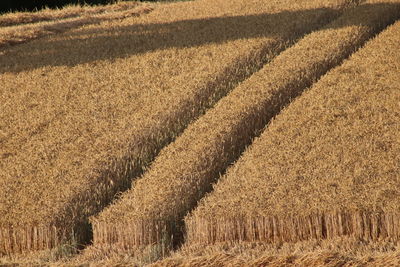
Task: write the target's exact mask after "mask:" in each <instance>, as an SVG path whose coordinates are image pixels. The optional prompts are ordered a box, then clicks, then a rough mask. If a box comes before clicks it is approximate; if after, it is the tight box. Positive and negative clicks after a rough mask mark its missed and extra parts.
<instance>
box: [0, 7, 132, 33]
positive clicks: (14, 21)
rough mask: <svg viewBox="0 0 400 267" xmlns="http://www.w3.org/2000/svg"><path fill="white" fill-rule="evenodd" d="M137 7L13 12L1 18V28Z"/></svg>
mask: <svg viewBox="0 0 400 267" xmlns="http://www.w3.org/2000/svg"><path fill="white" fill-rule="evenodd" d="M137 5H138V3H137V2H119V3H116V4H112V5H105V6H80V5H70V6H66V7H63V8H61V9H49V8H46V9H43V10H40V11H37V12H12V13H6V14H3V15H1V16H0V27H4V26H13V25H18V24H28V23H35V22H43V21H51V20H59V19H66V18H73V17H80V16H83V15H95V14H100V13H106V12H115V11H123V10H126V9H130V8H132V7H136V6H137Z"/></svg>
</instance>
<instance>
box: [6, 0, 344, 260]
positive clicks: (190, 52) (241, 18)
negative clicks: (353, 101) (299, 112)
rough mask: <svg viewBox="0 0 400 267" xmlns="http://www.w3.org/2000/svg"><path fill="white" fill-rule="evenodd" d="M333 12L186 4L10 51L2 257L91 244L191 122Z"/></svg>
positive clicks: (304, 5) (258, 4)
mask: <svg viewBox="0 0 400 267" xmlns="http://www.w3.org/2000/svg"><path fill="white" fill-rule="evenodd" d="M333 2H335V3H337V1H336V0H335V1H333ZM331 4H332V3H329V2H327V1H323V2H321V1H319V0H318V1H317V0H316V1H305V0H304V1H296V2H295V3H294V2H293V1H289V0H286V1H285V2H279V3H271V4H268V5H266V4H265V3H264V2H263V1H261V0H257V1H253V2H251V4H250V3H248V2H246V3H243V1H241V0H240V1H239V0H237V1H229V2H227V1H225V0H219V1H211V0H207V1H195V2H185V3H184V2H182V3H175V4H168V5H163V6H162V7H161V6H160V8H157V9H155V10H154V11H153V12H151V13H150V14H148V15H147V16H141V17H139V18H135V19H133V18H130V19H129V18H128V19H126V20H124V21H122V22H118V23H116V22H104V23H102V24H100V25H99V26H94V25H92V26H86V27H85V28H82V29H76V30H73V31H71V32H69V33H65V34H60V35H57V36H51V37H49V38H46V39H41V40H36V41H33V42H30V43H29V44H22V45H20V46H15V47H13V48H11V49H10V50H9V51H7V53H5V54H4V55H3V56H1V60H0V71H1V72H2V73H3V74H1V75H0V80H1V81H0V85H1V86H3V88H6V89H7V90H0V94H1V95H0V96H1V99H2V100H1V101H2V102H1V104H2V108H3V107H4V109H3V110H4V112H2V113H1V114H0V116H2V117H1V120H0V123H1V124H0V128H1V130H2V135H3V136H2V142H3V144H4V145H2V147H1V149H3V151H2V160H1V162H0V169H1V172H0V175H1V176H0V187H1V188H4V191H3V192H4V194H2V195H0V214H1V215H2V216H1V217H0V233H1V235H2V238H0V242H1V243H0V250H1V251H3V252H5V253H12V252H18V251H26V250H35V249H43V248H48V247H53V246H56V245H57V244H59V243H60V242H63V239H64V238H69V237H70V235H71V234H72V232H73V233H75V235H77V237H76V238H78V241H79V240H80V239H82V238H83V237H84V235H85V234H86V233H87V231H86V230H85V229H84V230H82V229H83V227H80V226H82V225H87V223H88V216H90V215H93V214H95V213H97V212H98V211H99V210H101V209H102V208H103V207H104V206H105V205H107V204H108V203H109V202H110V201H111V200H112V199H113V197H114V195H115V193H117V192H118V191H120V190H123V189H124V188H128V187H129V185H130V180H131V179H132V178H134V177H135V176H136V175H138V174H139V173H141V172H142V169H143V168H144V167H145V166H146V165H147V164H148V163H149V162H150V161H151V160H152V159H153V158H154V156H155V155H156V153H157V152H158V151H159V150H160V149H161V148H162V147H163V146H164V145H165V144H166V143H168V142H170V141H171V140H172V139H173V138H174V137H175V136H176V135H177V134H179V133H180V132H181V131H182V130H183V129H184V128H185V127H186V126H187V124H188V123H189V122H190V121H191V120H193V119H194V118H196V117H198V116H199V115H200V114H202V113H203V111H204V110H205V109H206V108H208V107H210V106H212V105H213V104H214V103H215V102H216V101H217V100H219V98H220V97H222V96H223V95H225V94H226V93H227V92H228V91H229V90H231V89H232V88H233V87H234V86H235V84H236V83H237V82H238V81H240V80H243V79H245V78H246V77H248V76H249V75H250V74H251V73H252V71H254V70H256V69H259V68H260V67H261V66H262V65H263V64H264V63H265V62H266V61H268V59H269V58H270V57H272V56H274V55H275V54H276V53H278V52H279V51H281V49H283V48H284V46H285V43H286V42H287V41H292V40H293V39H295V38H298V37H299V36H301V35H302V34H303V33H304V32H308V31H310V30H312V29H313V28H316V27H318V25H320V24H321V23H323V22H325V21H327V20H329V19H332V18H334V17H336V16H337V15H338V14H339V11H338V10H337V9H336V8H330V5H331ZM257 12H258V13H257ZM224 14H230V15H229V16H227V17H221V16H222V15H224ZM249 14H251V15H249ZM210 16H211V17H210ZM212 16H214V17H212ZM288 18H291V20H289V19H288ZM43 51H45V52H46V53H45V55H43ZM64 65H65V66H64ZM26 68H29V69H26ZM30 69H31V70H30ZM193 70H196V71H193ZM32 88H34V89H35V90H32ZM35 114H37V116H35ZM43 117H44V118H45V119H44V120H43ZM35 118H36V119H35ZM32 124H34V125H35V127H31V125H32ZM42 125H43V126H42ZM36 126H38V127H36ZM27 128H30V129H32V128H33V129H35V128H36V129H38V130H34V131H33V132H31V131H30V130H29V131H25V129H27ZM20 133H22V134H20ZM54 229H55V231H54ZM73 230H75V231H73ZM77 230H81V231H82V232H76V231H77Z"/></svg>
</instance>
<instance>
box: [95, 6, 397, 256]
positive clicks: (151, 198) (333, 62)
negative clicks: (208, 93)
mask: <svg viewBox="0 0 400 267" xmlns="http://www.w3.org/2000/svg"><path fill="white" fill-rule="evenodd" d="M379 3H381V4H379ZM399 10H400V5H399V4H391V5H386V4H382V2H377V1H367V3H365V4H363V5H360V6H357V7H355V8H354V9H348V10H345V11H344V13H343V14H342V16H340V17H339V18H337V19H336V20H333V21H332V22H331V23H330V24H327V25H325V26H324V27H322V28H320V29H319V30H316V31H315V32H313V33H310V34H308V35H306V36H305V37H304V38H302V39H300V40H299V41H298V42H297V43H296V44H294V45H293V46H292V47H290V48H288V49H287V50H285V51H283V52H282V53H281V54H280V55H278V56H277V57H276V58H274V59H273V60H272V61H271V62H270V63H269V64H267V65H265V66H264V68H263V69H261V70H260V71H258V72H257V73H255V74H253V76H251V77H250V78H249V79H247V80H246V81H244V82H243V83H241V84H240V85H239V86H238V87H236V88H235V89H234V90H233V91H232V92H230V93H229V94H228V95H227V96H226V97H224V98H222V99H221V100H220V101H219V102H218V103H217V104H216V106H215V107H214V108H212V109H210V110H208V111H207V112H206V114H205V115H203V116H202V117H200V118H199V119H198V120H197V121H195V122H193V123H192V124H191V125H189V127H188V128H187V129H186V130H185V131H184V132H183V134H182V135H180V136H179V137H178V138H177V139H176V140H175V141H174V142H173V143H171V144H170V145H169V146H166V147H165V148H164V149H163V150H162V151H161V152H160V154H159V155H158V157H157V158H156V159H155V161H154V162H153V164H152V165H151V167H150V168H149V170H148V171H147V172H146V173H145V174H144V175H143V176H142V177H141V178H140V179H138V180H136V181H135V183H134V184H133V186H132V188H131V190H129V191H127V192H126V193H124V194H123V195H122V197H121V199H120V200H118V201H117V202H116V203H115V204H113V205H111V206H109V207H107V208H106V209H105V210H104V211H103V212H102V213H100V215H98V216H96V217H94V218H93V219H92V222H93V226H94V244H95V246H98V247H104V248H106V249H107V248H111V247H117V249H116V250H118V249H120V250H124V249H126V250H128V251H129V250H130V249H133V250H134V249H136V248H140V247H141V246H146V245H153V244H157V245H159V246H161V247H163V246H168V242H171V243H172V246H174V245H176V242H177V241H176V240H179V238H180V236H181V235H182V230H181V227H182V226H181V225H182V219H183V217H184V216H185V215H186V214H187V213H188V212H189V211H190V210H191V209H193V208H194V207H195V205H196V203H197V201H198V200H199V199H200V198H201V197H202V196H203V195H204V194H205V192H207V191H208V190H209V189H210V187H211V184H212V183H213V182H214V181H215V180H216V179H217V178H218V176H219V174H220V173H222V172H224V170H225V168H226V167H227V166H228V165H229V164H230V163H232V161H234V160H235V158H236V157H238V156H239V155H240V153H241V151H242V150H243V149H244V147H245V146H246V145H247V144H249V143H250V142H251V139H252V138H253V137H254V136H255V135H256V134H257V131H258V130H260V129H262V128H263V126H264V125H265V124H266V123H268V121H269V119H271V118H272V117H273V116H275V115H276V114H277V113H278V112H279V111H280V109H281V108H282V107H283V106H285V105H286V104H288V103H289V102H290V100H291V99H292V98H294V97H295V96H297V95H298V94H300V93H301V92H302V90H304V89H305V88H307V87H308V86H310V85H311V84H312V83H313V82H315V81H316V80H318V79H319V77H320V76H322V75H323V74H324V73H326V72H327V71H328V70H329V69H331V68H333V67H335V66H337V65H340V64H341V62H342V61H343V60H344V59H345V58H347V57H348V56H349V55H351V54H352V53H353V52H354V51H355V50H357V49H358V48H359V47H361V46H362V45H363V44H364V43H365V42H366V41H367V40H369V39H370V38H372V37H373V36H374V35H375V34H377V33H379V32H380V31H381V30H383V29H384V28H385V27H386V26H387V25H388V24H391V23H393V22H394V21H395V20H396V19H397V18H398V17H399ZM300 98H301V97H300ZM233 168H234V167H233ZM255 186H256V185H255ZM249 190H250V189H249ZM222 198H223V197H222ZM221 209H223V206H222V207H221ZM210 216H211V217H212V215H210ZM210 224H212V223H210ZM233 224H234V223H233ZM299 224H300V222H299ZM199 225H201V221H199ZM210 227H211V226H210ZM215 227H218V226H215ZM219 230H220V231H221V235H223V229H219ZM213 231H214V230H213ZM240 234H241V233H238V234H237V235H239V236H240ZM171 236H172V238H170V237H171ZM178 242H179V241H178ZM163 248H164V247H163ZM167 250H168V249H167Z"/></svg>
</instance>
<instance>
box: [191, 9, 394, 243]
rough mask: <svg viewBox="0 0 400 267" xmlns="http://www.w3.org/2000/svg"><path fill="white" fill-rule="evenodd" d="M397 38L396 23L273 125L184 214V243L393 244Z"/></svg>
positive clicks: (296, 101) (338, 68) (301, 99)
mask: <svg viewBox="0 0 400 267" xmlns="http://www.w3.org/2000/svg"><path fill="white" fill-rule="evenodd" d="M374 14H376V15H377V13H374ZM387 14H389V13H387ZM393 14H394V15H395V16H398V14H399V12H398V11H395V13H393ZM372 17H373V16H372V14H371V16H369V18H372ZM377 18H378V17H377ZM381 18H382V16H381ZM399 41H400V23H399V22H397V23H396V24H394V25H393V26H390V27H389V28H388V29H387V30H385V31H384V32H383V33H381V34H380V35H378V37H377V38H375V39H373V40H372V41H370V42H368V43H367V44H366V45H365V47H364V48H362V49H361V50H360V51H358V52H357V53H355V54H353V55H352V56H351V57H350V59H349V60H347V61H346V62H345V63H344V64H343V65H341V66H339V67H337V68H335V69H333V70H332V71H330V72H329V73H328V74H327V75H325V76H324V77H323V78H322V79H321V80H320V81H319V82H318V83H316V84H315V85H314V86H313V87H311V88H310V89H309V90H307V91H306V92H305V93H304V94H303V95H302V96H301V97H299V98H298V99H296V100H294V101H293V102H292V103H291V104H290V105H289V106H288V107H287V108H286V109H285V110H284V111H283V112H281V113H280V114H279V115H278V116H277V117H276V118H275V119H274V120H272V121H271V123H270V125H269V127H267V128H266V130H265V131H264V132H263V134H262V135H261V136H260V138H258V139H257V140H255V141H254V143H253V144H252V146H251V147H250V148H249V149H248V150H247V151H246V152H245V153H244V154H243V156H242V157H241V159H240V160H239V161H238V162H237V163H236V164H235V166H234V167H233V168H230V170H229V171H228V172H227V174H226V175H225V176H224V177H223V178H222V179H220V181H219V183H218V184H217V185H216V186H215V188H214V191H213V193H211V194H209V195H208V196H207V197H206V198H204V199H203V200H202V201H201V203H200V204H199V206H198V207H197V209H196V210H195V211H194V212H193V214H192V215H190V216H189V217H187V218H186V223H187V229H188V239H189V242H193V243H214V242H219V241H233V240H236V241H239V240H248V241H263V242H272V243H279V242H289V241H290V242H293V241H301V240H308V239H317V240H320V239H333V238H337V237H341V236H349V237H352V238H355V239H357V240H363V241H378V240H391V241H396V240H398V239H399V237H400V228H399V224H398V222H397V220H398V197H397V196H398V194H399V192H400V189H399V188H400V185H399V183H398V179H397V178H398V174H399V173H400V172H399V171H400V169H399V167H400V166H399V164H398V162H399V160H400V158H399V155H400V153H399V152H400V143H399V140H400V139H399V138H400V136H399V133H400V131H399V130H400V117H399V113H398V107H399V103H400V90H399V89H400V88H399V85H400V76H399V75H398V70H399V68H400V54H399V53H398V51H399V48H400V42H399Z"/></svg>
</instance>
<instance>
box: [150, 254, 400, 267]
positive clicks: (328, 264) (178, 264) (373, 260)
mask: <svg viewBox="0 0 400 267" xmlns="http://www.w3.org/2000/svg"><path fill="white" fill-rule="evenodd" d="M399 265H400V253H399V252H395V253H393V252H392V253H385V254H383V253H382V254H381V255H367V256H365V257H363V258H359V259H358V258H354V257H349V256H347V255H342V254H339V253H333V252H314V253H304V254H293V255H287V256H271V255H268V254H267V255H264V256H260V257H259V258H255V259H254V258H253V259H248V258H246V257H242V256H240V255H237V256H233V255H231V254H227V253H215V255H210V256H193V257H190V258H189V257H185V258H177V259H174V258H172V259H165V260H162V261H159V262H156V263H154V265H150V266H157V267H163V266H165V267H167V266H168V267H171V266H173V267H190V266H202V267H218V266H265V267H281V266H293V267H310V266H313V267H314V266H315V267H336V266H346V267H358V266H363V267H387V266H399Z"/></svg>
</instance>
